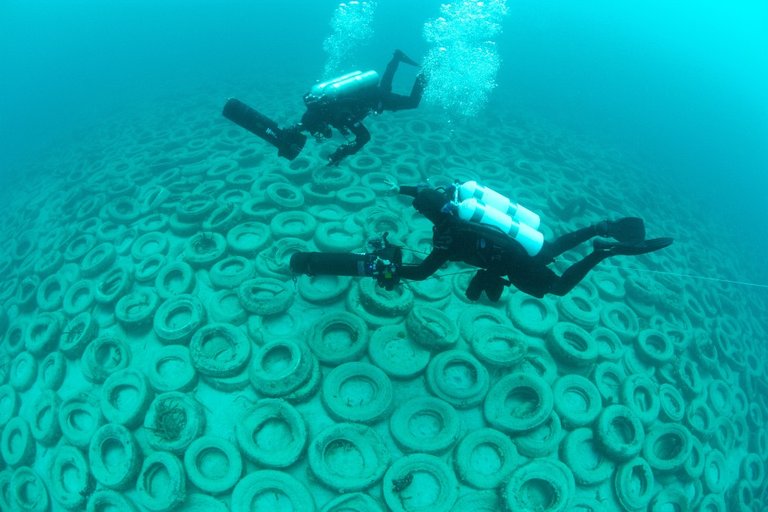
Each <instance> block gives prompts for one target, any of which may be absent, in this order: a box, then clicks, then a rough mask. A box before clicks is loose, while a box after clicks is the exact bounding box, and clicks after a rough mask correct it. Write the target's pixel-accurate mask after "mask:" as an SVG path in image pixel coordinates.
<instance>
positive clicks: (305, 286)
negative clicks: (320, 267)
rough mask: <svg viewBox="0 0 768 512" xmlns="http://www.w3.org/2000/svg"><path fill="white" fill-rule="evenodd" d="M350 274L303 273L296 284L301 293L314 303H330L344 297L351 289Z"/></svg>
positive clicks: (305, 298) (304, 297)
mask: <svg viewBox="0 0 768 512" xmlns="http://www.w3.org/2000/svg"><path fill="white" fill-rule="evenodd" d="M351 282H352V278H351V277H348V276H308V275H306V274H302V275H300V276H299V277H298V281H297V284H296V287H297V289H298V290H299V295H301V297H302V298H303V299H304V300H306V301H307V302H311V303H313V304H329V303H331V302H334V301H336V300H339V299H340V298H342V296H343V295H344V294H345V293H346V292H347V290H348V289H349V284H350V283H351Z"/></svg>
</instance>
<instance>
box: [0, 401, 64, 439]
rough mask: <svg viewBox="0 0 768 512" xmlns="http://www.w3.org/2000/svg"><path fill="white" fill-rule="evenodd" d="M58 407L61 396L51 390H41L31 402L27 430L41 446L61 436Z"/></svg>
mask: <svg viewBox="0 0 768 512" xmlns="http://www.w3.org/2000/svg"><path fill="white" fill-rule="evenodd" d="M60 407H61V398H59V395H57V394H56V393H55V392H53V391H51V390H46V391H43V392H41V393H40V394H39V395H38V397H37V399H35V402H34V403H33V404H32V411H31V415H30V417H31V418H32V422H31V423H30V424H29V430H30V432H32V437H34V438H35V440H36V441H37V442H38V443H40V444H41V445H43V446H51V445H53V444H54V443H56V442H57V441H58V440H59V439H60V438H61V428H60V427H59V408H60ZM0 424H1V422H0Z"/></svg>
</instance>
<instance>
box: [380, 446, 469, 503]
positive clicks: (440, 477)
mask: <svg viewBox="0 0 768 512" xmlns="http://www.w3.org/2000/svg"><path fill="white" fill-rule="evenodd" d="M434 483H437V484H438V488H437V490H436V492H428V491H429V489H427V488H426V487H427V486H428V485H429V484H434ZM382 486H383V491H384V501H385V502H386V504H387V506H388V507H389V510H390V512H416V511H419V512H422V511H424V512H426V511H430V512H450V510H451V508H452V507H453V505H454V504H455V503H456V500H457V499H458V497H459V485H458V482H457V481H456V475H455V474H454V473H453V471H452V470H451V468H450V467H448V465H447V464H446V463H445V462H443V461H442V460H441V459H439V458H438V457H435V456H434V455H427V454H423V453H414V454H411V455H406V456H404V457H401V458H399V459H397V460H396V461H395V462H393V463H392V465H391V466H390V467H389V469H387V472H386V473H384V479H383V483H382ZM412 498H415V499H414V500H413V501H411V499H412ZM429 498H432V500H431V501H430V502H429V503H425V502H424V501H426V499H429ZM408 502H411V503H418V505H411V506H407V507H406V506H404V503H408Z"/></svg>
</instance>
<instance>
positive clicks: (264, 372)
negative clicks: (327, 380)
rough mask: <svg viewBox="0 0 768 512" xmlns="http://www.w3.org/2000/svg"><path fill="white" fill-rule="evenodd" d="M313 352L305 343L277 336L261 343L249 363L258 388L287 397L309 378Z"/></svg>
mask: <svg viewBox="0 0 768 512" xmlns="http://www.w3.org/2000/svg"><path fill="white" fill-rule="evenodd" d="M312 359H313V357H312V355H311V354H310V353H309V351H308V350H307V349H306V347H305V346H304V344H301V345H299V344H296V343H294V342H292V341H288V340H275V341H272V342H270V343H267V344H265V345H262V346H261V347H259V348H258V349H257V350H256V352H255V353H254V354H253V357H252V358H251V363H250V365H249V366H248V377H249V379H250V381H251V385H253V387H254V389H255V390H256V391H257V392H259V393H260V394H263V395H266V396H269V397H285V396H286V395H288V394H290V393H291V392H293V391H295V390H297V389H298V388H299V387H300V386H301V385H302V384H304V383H305V382H307V380H308V379H309V377H310V375H311V372H312Z"/></svg>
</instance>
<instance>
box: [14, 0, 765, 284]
mask: <svg viewBox="0 0 768 512" xmlns="http://www.w3.org/2000/svg"><path fill="white" fill-rule="evenodd" d="M337 3H338V2H336V1H331V0H302V1H299V0H284V1H273V2H267V1H261V0H251V1H240V0H237V1H233V0H230V1H217V2H213V1H208V2H206V1H202V0H191V1H184V2H182V1H176V0H171V1H167V0H166V1H162V2H149V1H145V0H142V1H132V2H119V3H117V2H116V3H108V4H107V3H105V2H96V1H83V0H79V1H70V2H59V1H54V0H48V1H42V0H3V1H2V2H0V77H2V79H0V169H1V171H0V172H2V175H3V178H4V179H3V181H4V182H5V181H9V180H11V181H12V180H15V179H20V177H19V176H18V175H17V173H18V172H19V171H20V170H24V169H25V168H26V162H30V161H33V160H34V156H35V155H36V153H37V152H39V151H41V150H44V149H45V148H47V147H50V146H51V145H52V144H54V143H56V142H57V141H67V143H76V142H74V141H70V140H69V139H68V137H70V135H71V134H73V133H78V131H79V130H80V129H81V128H82V127H83V126H86V127H87V126H89V125H90V124H93V123H96V122H98V121H99V120H100V119H103V118H105V117H107V118H109V117H110V116H113V115H115V113H119V112H120V111H121V110H122V109H126V110H130V109H131V108H133V106H135V105H137V104H146V103H147V102H152V101H160V100H159V98H163V97H167V96H168V95H180V96H184V95H188V94H194V93H196V91H199V90H200V88H204V87H207V86H211V85H216V84H217V83H219V84H220V82H221V81H222V80H226V79H232V80H240V79H244V80H252V79H253V77H254V76H258V77H263V80H265V81H269V80H271V79H273V78H275V79H279V80H282V81H286V80H291V79H292V78H293V77H295V78H296V79H297V80H302V81H304V82H306V81H307V80H311V79H312V78H313V77H318V76H319V74H320V72H321V70H322V66H323V63H324V61H325V54H324V52H323V50H322V41H323V39H324V38H325V37H326V36H327V35H328V34H329V31H330V29H329V26H328V21H329V20H330V18H331V15H332V13H333V10H334V8H335V7H336V5H337ZM439 3H440V2H438V1H416V2H415V1H409V2H407V1H402V0H380V1H379V5H378V8H377V12H376V20H375V24H374V30H375V33H374V37H373V40H372V41H371V42H370V44H369V45H368V46H367V47H366V48H365V49H364V50H363V51H362V52H361V53H360V67H368V66H370V67H374V68H379V69H380V68H381V67H382V65H383V63H384V62H385V60H386V59H387V58H388V57H389V54H390V52H391V50H392V48H394V47H401V48H403V49H406V50H407V51H408V52H409V53H410V54H412V55H415V56H419V55H423V54H424V53H425V52H426V50H427V49H428V47H427V44H426V42H425V41H424V40H423V38H422V35H421V28H422V26H423V23H424V21H425V20H426V19H428V18H434V17H435V16H437V15H438V9H439ZM508 6H509V10H510V12H509V15H508V16H507V18H506V19H505V21H504V32H503V34H502V35H501V37H500V38H499V40H498V48H499V52H500V54H501V57H502V59H503V61H502V67H501V70H500V74H499V77H498V82H499V86H498V88H497V89H496V90H495V92H494V93H493V98H492V105H494V104H499V103H509V104H511V105H512V107H513V108H516V109H519V110H521V111H525V112H527V113H528V114H530V115H533V116H541V117H544V118H547V119H548V120H550V121H552V122H554V123H556V124H559V125H562V126H565V127H568V128H572V129H574V130H576V131H579V132H583V133H585V134H588V135H590V136H594V137H596V138H598V139H599V140H602V141H605V142H606V143H611V144H614V145H616V146H618V147H619V148H621V149H624V150H627V151H629V152H630V153H632V154H637V155H640V156H641V157H643V158H644V159H645V160H646V161H648V162H650V163H651V164H652V165H653V167H654V168H655V169H657V170H656V171H654V172H658V173H659V174H660V175H662V174H663V175H667V176H670V177H672V178H673V181H674V182H675V183H676V185H677V187H678V193H680V194H684V195H685V196H687V197H689V198H694V199H696V200H698V201H699V203H698V204H699V205H700V206H699V207H700V209H701V215H702V216H703V217H712V216H714V217H716V218H719V219H722V221H723V224H724V225H726V226H732V227H733V230H734V231H736V232H737V233H741V234H742V235H743V237H744V240H743V244H744V245H743V247H735V248H734V250H738V251H743V252H744V253H745V254H746V255H748V257H750V258H756V257H759V256H760V255H762V254H763V252H764V251H765V250H768V242H767V241H766V240H768V198H767V197H766V196H767V195H768V194H766V191H767V190H768V143H766V142H767V141H768V4H766V3H765V2H759V1H747V0H736V1H730V2H713V1H696V2H694V1H692V0H686V1H682V2H673V3H671V2H666V1H661V0H654V1H643V2H638V1H631V2H611V1H607V0H606V1H594V0H588V1H580V2H570V1H565V0H557V1H546V0H518V1H510V2H508ZM296 101H297V103H298V101H299V100H298V98H297V99H296ZM374 143H375V141H374ZM20 162H24V165H21V164H20ZM717 238H718V237H717V234H716V233H715V234H713V243H717ZM760 261H762V260H760ZM755 268H763V269H764V268H765V266H764V265H757V264H755ZM767 275H768V272H765V271H763V272H762V273H760V271H759V270H758V271H756V272H755V275H750V276H727V277H729V278H732V279H743V280H764V281H765V280H768V277H766V276H767Z"/></svg>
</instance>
